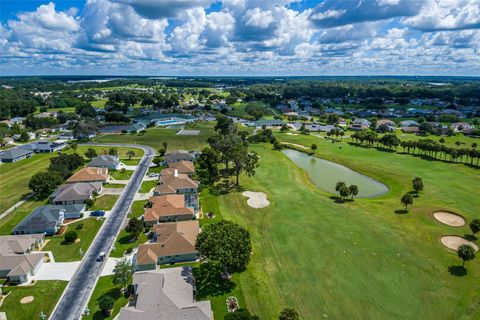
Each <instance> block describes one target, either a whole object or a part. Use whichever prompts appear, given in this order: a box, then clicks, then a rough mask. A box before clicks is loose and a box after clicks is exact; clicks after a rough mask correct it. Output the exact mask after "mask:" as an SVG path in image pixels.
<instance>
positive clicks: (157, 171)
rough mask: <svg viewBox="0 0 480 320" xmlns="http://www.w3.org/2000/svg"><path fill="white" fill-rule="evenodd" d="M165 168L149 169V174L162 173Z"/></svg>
mask: <svg viewBox="0 0 480 320" xmlns="http://www.w3.org/2000/svg"><path fill="white" fill-rule="evenodd" d="M164 168H165V167H164V166H155V167H150V168H149V169H148V174H150V173H160V171H162V169H164Z"/></svg>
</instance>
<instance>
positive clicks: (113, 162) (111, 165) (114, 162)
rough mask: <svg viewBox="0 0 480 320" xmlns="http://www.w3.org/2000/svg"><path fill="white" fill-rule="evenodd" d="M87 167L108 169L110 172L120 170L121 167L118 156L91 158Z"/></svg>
mask: <svg viewBox="0 0 480 320" xmlns="http://www.w3.org/2000/svg"><path fill="white" fill-rule="evenodd" d="M87 167H97V168H108V169H110V170H120V169H121V168H122V167H123V165H122V163H121V162H120V160H119V159H118V156H109V155H101V156H98V157H95V158H93V159H92V160H91V161H90V162H89V163H88V165H87Z"/></svg>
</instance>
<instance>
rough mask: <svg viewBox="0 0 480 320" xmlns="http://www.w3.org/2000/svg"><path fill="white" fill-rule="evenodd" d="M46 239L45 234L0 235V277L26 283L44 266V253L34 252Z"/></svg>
mask: <svg viewBox="0 0 480 320" xmlns="http://www.w3.org/2000/svg"><path fill="white" fill-rule="evenodd" d="M44 240H45V236H44V235H43V234H29V235H14V236H0V278H6V279H7V280H8V281H10V282H14V283H24V282H28V281H29V280H30V277H31V276H32V275H34V274H35V273H36V272H37V271H38V270H39V269H40V267H41V266H42V264H43V258H44V256H45V254H44V253H32V251H34V250H37V249H39V248H40V247H41V246H42V245H43V242H44Z"/></svg>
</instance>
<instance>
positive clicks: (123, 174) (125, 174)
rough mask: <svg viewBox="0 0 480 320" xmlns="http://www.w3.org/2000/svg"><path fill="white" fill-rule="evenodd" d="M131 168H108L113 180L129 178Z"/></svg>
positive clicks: (131, 172)
mask: <svg viewBox="0 0 480 320" xmlns="http://www.w3.org/2000/svg"><path fill="white" fill-rule="evenodd" d="M133 172H134V171H133V170H123V171H122V170H110V172H109V173H110V176H111V177H112V178H113V179H115V180H129V179H130V177H131V176H132V174H133Z"/></svg>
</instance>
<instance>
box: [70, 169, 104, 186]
mask: <svg viewBox="0 0 480 320" xmlns="http://www.w3.org/2000/svg"><path fill="white" fill-rule="evenodd" d="M107 181H108V168H97V167H86V168H82V169H80V170H78V171H77V172H75V173H74V174H73V175H72V176H71V177H70V178H68V179H67V181H66V182H67V183H76V182H101V183H105V182H107Z"/></svg>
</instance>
